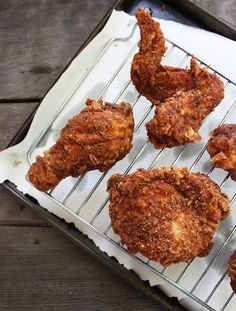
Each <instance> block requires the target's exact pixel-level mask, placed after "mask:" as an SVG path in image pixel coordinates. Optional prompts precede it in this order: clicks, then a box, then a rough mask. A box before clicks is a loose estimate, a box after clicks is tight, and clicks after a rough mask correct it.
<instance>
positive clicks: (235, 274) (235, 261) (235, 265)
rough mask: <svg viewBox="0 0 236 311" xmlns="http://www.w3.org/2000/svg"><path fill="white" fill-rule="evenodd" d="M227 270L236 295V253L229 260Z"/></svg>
mask: <svg viewBox="0 0 236 311" xmlns="http://www.w3.org/2000/svg"><path fill="white" fill-rule="evenodd" d="M227 270H228V275H229V277H230V285H231V288H232V290H233V291H234V293H236V251H235V252H234V253H233V255H231V256H230V258H229V261H228V269H227Z"/></svg>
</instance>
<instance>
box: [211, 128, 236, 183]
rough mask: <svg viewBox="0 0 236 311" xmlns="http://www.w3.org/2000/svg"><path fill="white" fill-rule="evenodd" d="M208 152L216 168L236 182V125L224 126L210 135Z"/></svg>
mask: <svg viewBox="0 0 236 311" xmlns="http://www.w3.org/2000/svg"><path fill="white" fill-rule="evenodd" d="M210 137H211V138H210V140H209V141H208V144H207V151H208V152H209V154H210V157H211V159H212V161H214V164H215V166H216V167H219V168H223V169H224V170H226V171H228V172H229V173H230V175H231V178H232V179H233V180H235V181H236V124H223V125H221V126H219V127H218V128H216V129H215V130H214V131H212V132H211V133H210Z"/></svg>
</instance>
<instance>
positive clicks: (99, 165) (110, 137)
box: [28, 99, 134, 192]
mask: <svg viewBox="0 0 236 311" xmlns="http://www.w3.org/2000/svg"><path fill="white" fill-rule="evenodd" d="M86 105H87V107H86V108H84V109H83V110H82V111H81V112H80V113H79V114H78V115H76V116H75V117H74V118H72V119H71V120H69V121H68V123H67V125H66V126H65V128H63V129H62V131H61V135H60V137H59V139H58V140H57V142H56V144H55V145H54V146H52V147H51V148H50V149H49V150H48V151H46V152H45V153H44V156H43V157H41V156H38V157H37V158H36V162H35V163H34V164H33V165H32V166H31V168H30V170H29V173H28V176H29V180H30V181H31V183H32V184H33V185H34V186H35V187H36V188H37V189H39V190H41V191H45V192H46V191H48V190H49V189H51V188H53V187H55V186H56V185H57V184H58V183H59V182H60V181H61V180H62V179H63V178H65V177H67V176H73V177H77V176H79V175H81V174H83V173H84V172H86V171H90V170H96V169H98V170H100V171H101V172H104V171H107V170H109V169H110V168H111V167H112V166H113V165H114V164H115V163H116V162H117V161H119V160H121V159H122V158H124V157H125V156H126V155H127V153H128V152H129V151H130V149H131V147H132V138H133V130H134V120H133V114H132V108H131V106H130V105H129V104H127V103H121V104H119V105H115V104H110V103H105V102H103V101H102V100H99V101H94V100H91V99H88V100H87V102H86Z"/></svg>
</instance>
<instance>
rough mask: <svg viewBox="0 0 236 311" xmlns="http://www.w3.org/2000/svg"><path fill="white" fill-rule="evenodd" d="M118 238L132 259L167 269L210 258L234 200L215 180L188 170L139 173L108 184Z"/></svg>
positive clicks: (116, 176)
mask: <svg viewBox="0 0 236 311" xmlns="http://www.w3.org/2000/svg"><path fill="white" fill-rule="evenodd" d="M108 192H109V193H110V206H109V212H110V217H111V221H112V226H113V229H114V231H115V233H117V234H119V235H120V237H121V241H122V243H123V244H125V245H127V247H128V250H129V252H130V253H131V254H136V253H138V252H140V253H141V254H142V255H144V256H146V257H147V258H149V259H151V260H154V261H157V262H160V263H161V264H162V265H164V266H168V265H170V264H171V263H177V262H181V261H185V262H187V261H189V260H190V259H192V258H194V257H196V256H206V255H207V254H208V252H209V251H210V249H211V247H212V239H213V235H214V233H215V230H216V228H217V226H218V224H219V222H220V221H221V220H223V219H224V218H225V217H226V216H227V215H228V214H229V212H230V206H229V200H228V198H227V196H226V195H225V194H223V193H221V191H220V188H219V186H218V185H217V184H215V183H214V182H213V181H211V179H210V178H209V177H207V176H205V175H202V174H200V173H194V174H192V173H190V172H189V171H188V170H187V169H186V168H176V167H172V168H167V167H162V168H158V169H154V170H151V171H145V170H144V169H140V170H138V171H137V172H135V173H133V174H131V175H129V176H124V175H120V174H116V175H113V176H112V177H111V178H110V179H109V181H108Z"/></svg>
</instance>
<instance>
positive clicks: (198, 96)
mask: <svg viewBox="0 0 236 311" xmlns="http://www.w3.org/2000/svg"><path fill="white" fill-rule="evenodd" d="M191 72H192V75H193V76H194V88H193V89H191V90H189V91H186V92H185V91H179V92H177V93H176V94H175V95H173V96H172V97H170V98H168V99H166V100H165V101H164V102H163V103H162V104H161V105H159V106H157V107H156V111H155V116H154V118H153V119H152V120H151V121H149V122H148V123H147V124H146V129H147V133H148V136H149V139H150V141H151V142H152V143H153V144H154V146H155V147H156V148H157V149H160V148H164V147H174V146H179V145H183V144H186V143H193V142H196V141H199V140H200V139H201V136H200V135H199V133H198V130H199V128H200V126H201V124H202V122H203V120H204V118H205V117H206V116H207V115H208V114H209V113H210V112H211V111H213V110H214V108H215V107H216V106H217V105H218V104H219V103H220V101H221V100H222V99H223V97H224V86H223V83H222V81H221V80H219V79H218V78H217V77H216V75H213V74H210V73H209V72H208V71H207V69H206V68H201V67H199V66H198V64H197V62H196V60H195V58H192V60H191Z"/></svg>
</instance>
